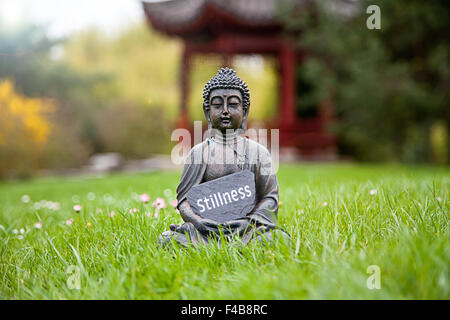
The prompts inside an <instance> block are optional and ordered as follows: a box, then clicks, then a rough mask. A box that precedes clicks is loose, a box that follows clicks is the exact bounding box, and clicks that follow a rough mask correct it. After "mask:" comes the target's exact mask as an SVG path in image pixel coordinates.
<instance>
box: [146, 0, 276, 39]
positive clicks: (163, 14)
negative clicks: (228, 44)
mask: <svg viewBox="0 0 450 320" xmlns="http://www.w3.org/2000/svg"><path fill="white" fill-rule="evenodd" d="M278 2H279V1H278ZM142 4H143V6H144V11H145V14H146V16H147V18H148V20H149V21H150V23H151V24H152V26H153V27H154V28H155V29H157V30H160V31H162V32H165V33H167V34H170V35H177V36H182V37H189V36H192V35H200V34H205V33H206V34H215V33H217V32H220V31H222V30H224V29H226V30H228V31H230V30H231V31H240V32H243V31H245V32H252V31H258V32H261V31H265V32H270V31H275V32H276V31H279V30H281V28H282V25H281V23H280V22H279V21H278V19H277V17H276V14H277V8H276V6H277V0H245V1H242V0H169V1H162V2H145V1H144V2H143V3H142Z"/></svg>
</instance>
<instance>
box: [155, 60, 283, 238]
mask: <svg viewBox="0 0 450 320" xmlns="http://www.w3.org/2000/svg"><path fill="white" fill-rule="evenodd" d="M249 108H250V94H249V90H248V87H247V85H246V83H245V82H244V81H243V80H242V79H240V78H239V77H238V76H237V75H236V73H235V71H234V70H232V69H230V68H221V69H220V70H219V71H218V72H217V74H216V75H215V76H214V77H213V78H211V79H210V80H209V81H208V82H207V83H206V85H205V88H204V90H203V111H204V114H205V117H206V119H207V121H208V129H209V132H210V137H209V138H207V139H206V140H204V141H203V142H202V143H199V144H197V145H195V146H194V147H193V148H192V149H191V151H190V153H189V154H188V156H187V158H186V162H185V165H184V169H183V173H182V175H181V181H180V184H179V185H178V188H177V200H178V206H177V208H178V210H179V212H180V214H181V217H182V219H183V220H184V223H183V224H182V225H175V224H172V225H170V230H168V231H166V232H163V233H162V234H161V235H160V237H159V240H160V242H161V244H162V245H163V246H166V245H167V244H169V243H170V242H171V241H172V240H173V241H176V242H178V243H179V244H181V245H183V246H187V245H189V244H193V245H198V244H205V245H207V244H208V243H211V241H221V240H223V239H226V240H231V239H233V238H234V239H235V237H239V238H240V239H241V240H242V242H244V243H245V244H247V243H248V242H249V241H251V240H253V239H258V240H259V241H261V242H265V241H273V238H274V234H275V233H278V234H281V236H282V237H284V238H290V236H289V235H288V234H287V233H286V232H285V231H284V230H283V229H282V228H280V227H278V226H276V220H277V213H278V205H279V200H278V183H277V178H276V175H275V172H274V170H273V167H272V160H271V157H270V153H269V151H268V150H267V149H266V148H265V147H264V146H263V145H261V144H259V143H257V142H256V141H254V140H251V139H248V138H246V137H243V136H241V135H242V133H243V132H244V130H246V128H247V117H248V112H249ZM244 169H245V170H249V171H251V172H253V174H254V177H255V192H256V197H255V199H256V200H255V206H254V208H253V209H252V210H251V212H250V213H248V214H247V215H246V216H244V217H242V218H239V219H234V220H230V221H226V222H222V223H219V222H217V221H215V220H213V219H207V218H203V217H201V216H200V215H199V213H198V212H194V210H193V208H192V207H191V205H190V204H189V201H187V198H186V195H187V193H188V192H189V190H190V189H191V188H192V187H194V186H196V185H199V184H201V183H204V182H208V181H212V180H214V179H217V178H220V177H223V176H227V175H230V174H233V173H236V172H238V171H241V170H244Z"/></svg>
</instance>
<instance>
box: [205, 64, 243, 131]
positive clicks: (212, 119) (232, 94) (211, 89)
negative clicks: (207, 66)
mask: <svg viewBox="0 0 450 320" xmlns="http://www.w3.org/2000/svg"><path fill="white" fill-rule="evenodd" d="M249 108H250V93H249V91H248V87H247V84H246V83H245V81H243V80H242V79H241V78H239V77H238V76H237V75H236V72H235V71H234V70H233V69H230V68H221V69H220V70H219V71H218V72H217V74H216V75H215V76H214V77H213V78H211V80H209V81H208V82H207V83H206V85H205V89H204V90H203V111H204V112H205V116H206V120H207V121H208V128H210V129H211V128H213V129H217V130H219V131H220V132H222V133H223V134H225V133H226V132H227V130H237V129H243V130H246V129H247V116H248V110H249Z"/></svg>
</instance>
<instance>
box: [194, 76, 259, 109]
mask: <svg viewBox="0 0 450 320" xmlns="http://www.w3.org/2000/svg"><path fill="white" fill-rule="evenodd" d="M214 89H237V90H239V91H240V92H241V94H242V107H243V108H244V109H247V111H248V109H249V108H250V92H249V90H248V87H247V84H246V83H245V81H243V80H242V79H241V78H239V77H238V76H237V75H236V71H234V70H233V69H231V68H226V67H225V68H220V69H219V71H218V72H217V74H216V75H215V76H214V77H212V78H211V79H210V80H209V81H208V82H207V83H206V84H205V88H204V89H203V109H205V110H207V109H209V97H210V94H211V91H212V90H214Z"/></svg>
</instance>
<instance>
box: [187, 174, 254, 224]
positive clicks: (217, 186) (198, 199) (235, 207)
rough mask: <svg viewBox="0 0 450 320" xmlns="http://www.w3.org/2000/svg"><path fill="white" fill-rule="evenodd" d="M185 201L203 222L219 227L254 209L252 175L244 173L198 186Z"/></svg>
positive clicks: (190, 191) (193, 188)
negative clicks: (218, 224)
mask: <svg viewBox="0 0 450 320" xmlns="http://www.w3.org/2000/svg"><path fill="white" fill-rule="evenodd" d="M186 198H187V200H188V202H189V204H190V206H191V208H192V210H194V212H195V213H197V214H198V215H200V216H201V217H202V218H207V219H211V220H215V221H217V222H221V223H223V222H226V221H229V220H235V219H239V218H242V217H245V216H246V215H247V214H248V213H250V212H251V211H252V210H253V208H254V206H255V200H256V193H255V175H254V174H253V172H251V171H249V170H243V171H239V172H236V173H233V174H230V175H227V176H224V177H221V178H218V179H215V180H211V181H208V182H205V183H201V184H199V185H196V186H194V187H192V188H191V190H189V192H188V193H187V195H186Z"/></svg>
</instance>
